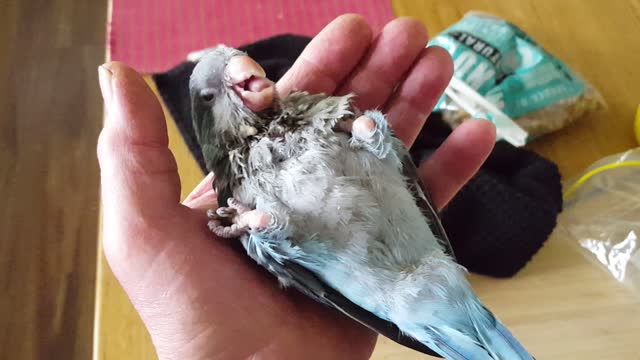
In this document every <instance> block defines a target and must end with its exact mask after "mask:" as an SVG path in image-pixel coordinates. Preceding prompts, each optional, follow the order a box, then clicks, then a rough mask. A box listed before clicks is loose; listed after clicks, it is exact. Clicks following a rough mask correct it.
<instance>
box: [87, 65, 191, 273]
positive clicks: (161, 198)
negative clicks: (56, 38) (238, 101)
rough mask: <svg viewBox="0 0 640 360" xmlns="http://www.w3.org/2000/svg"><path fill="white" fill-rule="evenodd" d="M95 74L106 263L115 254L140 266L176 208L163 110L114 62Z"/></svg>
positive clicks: (128, 71)
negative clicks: (101, 108)
mask: <svg viewBox="0 0 640 360" xmlns="http://www.w3.org/2000/svg"><path fill="white" fill-rule="evenodd" d="M99 75H100V88H101V90H102V94H103V98H104V101H105V109H106V113H107V114H106V117H105V122H104V127H103V130H102V132H101V133H100V137H99V139H98V149H97V150H98V161H99V163H100V171H101V195H102V204H103V229H104V236H103V246H104V250H105V255H106V256H107V258H108V259H109V261H110V262H111V260H113V258H114V257H115V256H118V257H120V259H119V260H125V259H122V257H128V258H129V260H130V259H132V258H135V259H136V263H138V264H139V265H140V263H139V261H140V260H143V261H144V255H145V254H149V252H148V251H141V250H144V249H145V248H146V249H149V245H153V244H151V243H152V242H154V241H158V240H157V239H161V238H162V237H158V236H154V234H155V233H156V232H157V231H153V229H154V228H157V226H156V225H157V224H161V223H164V222H165V220H167V219H171V218H174V217H175V215H176V214H177V212H178V211H180V208H181V206H180V204H179V199H180V179H179V177H178V171H177V165H176V161H175V159H174V157H173V154H172V153H171V151H170V150H169V148H168V144H169V140H168V135H167V128H166V123H165V118H164V114H163V112H162V108H161V106H160V103H159V101H158V99H157V97H156V96H155V94H154V93H153V92H152V91H151V89H150V88H149V86H148V85H147V84H146V83H145V81H144V79H143V78H142V77H141V76H140V75H139V74H138V73H137V72H136V71H134V70H133V69H131V68H129V67H127V66H125V65H123V64H120V63H115V62H113V63H108V64H105V65H102V66H100V68H99ZM132 234H135V235H134V236H132ZM156 235H157V234H156ZM156 245H158V244H156ZM160 247H162V246H160ZM156 248H157V246H156ZM141 256H142V258H141ZM147 256H152V255H151V254H149V255H147ZM118 263H123V261H118ZM124 263H127V261H124ZM112 267H113V266H112ZM114 270H115V269H114Z"/></svg>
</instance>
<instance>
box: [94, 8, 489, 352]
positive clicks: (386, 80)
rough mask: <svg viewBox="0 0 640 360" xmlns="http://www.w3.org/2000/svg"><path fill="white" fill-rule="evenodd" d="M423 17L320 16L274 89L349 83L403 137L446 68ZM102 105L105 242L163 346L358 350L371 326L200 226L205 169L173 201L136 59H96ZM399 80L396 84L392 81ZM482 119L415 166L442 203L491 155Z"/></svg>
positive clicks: (154, 114) (334, 89) (415, 125)
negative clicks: (284, 286)
mask: <svg viewBox="0 0 640 360" xmlns="http://www.w3.org/2000/svg"><path fill="white" fill-rule="evenodd" d="M427 40H428V39H427V33H426V30H425V29H424V27H423V26H422V25H421V24H420V23H418V22H416V21H415V20H410V19H406V18H400V19H396V20H394V21H392V22H390V23H389V24H388V25H387V26H386V27H385V28H384V30H383V31H382V32H381V34H379V35H378V36H377V37H376V38H375V39H373V40H372V34H371V29H370V28H369V26H368V25H367V24H366V23H365V22H364V21H363V20H362V19H361V18H360V17H358V16H354V15H345V16H341V17H339V18H337V19H336V20H335V21H333V22H332V23H331V24H329V25H328V26H327V27H326V28H325V29H324V30H323V31H322V32H321V33H320V34H319V35H318V36H317V37H316V38H314V40H313V41H312V42H311V44H309V46H308V47H307V49H305V51H304V53H303V54H302V55H301V56H300V58H299V59H298V61H297V62H296V64H295V65H294V66H293V68H292V69H291V70H290V71H289V72H288V73H287V74H286V75H285V76H284V77H283V78H282V79H281V80H280V81H279V82H278V84H277V89H278V91H279V92H280V93H286V92H288V91H290V90H292V89H299V90H308V91H310V92H325V93H336V94H344V93H346V92H355V93H357V94H358V98H357V104H356V105H357V106H358V107H359V108H361V109H367V108H373V107H380V108H382V109H383V110H384V112H385V113H387V114H388V119H389V121H390V122H391V124H392V126H393V128H394V130H395V132H396V134H397V135H398V136H399V137H400V138H401V139H402V140H403V141H404V142H405V143H406V144H407V145H410V144H411V143H413V141H414V140H415V137H416V136H417V134H418V132H419V131H420V129H421V128H422V125H423V124H424V121H425V119H426V118H427V115H428V114H429V113H430V112H431V110H432V108H433V106H434V104H435V102H436V101H437V99H438V97H439V96H440V94H441V93H442V91H443V90H444V88H445V86H446V84H447V83H448V81H449V78H450V77H451V74H452V63H451V59H450V57H449V55H448V54H447V53H446V52H445V51H444V50H442V49H440V48H427V49H425V48H424V45H425V44H426V43H427ZM100 80H101V89H102V92H103V97H104V100H105V106H106V109H107V117H106V120H105V126H104V129H103V130H102V132H101V134H100V138H99V142H98V158H99V162H100V168H101V193H102V201H103V232H104V233H103V248H104V253H105V256H106V258H107V260H108V262H109V265H110V267H111V269H112V270H113V273H114V275H115V276H116V278H117V279H118V281H119V282H120V283H121V284H122V286H123V288H124V290H125V291H126V293H127V295H128V296H129V298H130V299H131V301H132V303H133V305H134V307H135V308H136V310H137V311H138V313H139V314H140V316H141V318H142V320H143V322H144V324H145V326H146V328H147V329H148V331H149V333H150V335H151V338H152V340H153V343H154V346H155V348H156V351H157V353H158V356H159V358H161V359H218V358H222V359H236V358H249V357H256V358H265V359H271V358H274V359H289V358H294V359H297V358H305V359H311V358H318V359H342V358H345V359H359V358H362V359H365V358H368V357H369V356H370V355H371V352H372V351H373V347H374V345H375V341H376V336H375V334H373V333H372V332H371V331H369V330H367V329H366V328H364V327H362V326H360V325H359V324H357V323H355V322H353V321H351V320H349V319H347V318H346V317H344V316H342V315H341V314H338V313H337V312H335V311H333V310H331V309H328V308H326V307H323V306H321V305H319V304H317V303H315V302H313V301H311V300H309V299H307V298H306V297H304V296H301V295H299V294H297V293H294V292H291V291H283V290H281V289H280V288H279V287H278V285H277V283H276V281H275V280H274V279H273V278H272V277H270V276H269V275H267V274H265V273H264V272H260V271H257V270H256V267H255V266H254V265H253V264H252V263H251V261H250V260H248V259H247V257H245V256H243V255H242V254H239V253H237V252H235V251H233V250H232V249H231V248H230V247H229V246H228V244H226V243H225V241H223V240H221V239H215V238H213V235H212V234H211V233H210V232H209V230H208V229H207V226H206V224H207V216H206V209H208V208H211V207H212V206H214V205H215V203H216V197H215V194H214V193H213V191H212V190H211V181H212V178H213V177H212V174H209V175H208V176H207V177H206V178H205V179H204V180H203V181H202V182H201V183H200V184H199V185H198V186H197V187H196V188H195V189H194V190H193V191H192V193H191V194H190V195H189V196H188V197H187V198H186V199H185V200H184V201H183V202H182V203H180V198H179V197H180V180H179V177H178V172H177V166H176V162H175V159H174V158H173V155H172V154H171V152H170V150H169V149H168V136H167V128H166V123H165V119H164V117H163V113H162V110H161V107H160V104H159V102H158V100H157V98H156V96H155V95H154V94H153V93H152V91H151V90H150V89H149V87H148V86H147V85H146V83H145V82H144V80H143V79H142V78H141V77H140V75H139V74H137V73H136V72H135V71H134V70H132V69H130V68H128V67H126V66H125V65H123V64H119V63H110V64H106V65H104V66H103V67H101V70H100ZM396 85H399V86H398V87H397V90H396V92H395V93H394V92H393V90H394V88H396ZM494 140H495V130H494V128H493V126H492V125H491V124H490V123H489V122H487V121H473V122H468V123H465V124H463V125H461V126H460V127H458V128H457V129H456V130H455V131H454V132H453V133H452V134H451V135H450V136H449V138H448V139H447V140H446V141H445V142H444V143H443V145H442V146H441V147H440V148H439V149H438V150H437V152H436V153H434V154H433V155H432V156H431V157H430V158H429V160H428V161H427V162H425V163H424V164H421V166H420V167H419V172H420V174H421V176H422V178H423V180H424V182H425V185H426V186H427V187H428V189H429V192H430V193H431V194H432V197H433V199H434V202H435V203H436V205H437V206H438V207H439V208H441V207H442V206H444V205H445V204H446V202H448V201H449V200H450V199H451V198H452V197H453V195H454V194H455V193H456V192H457V191H458V190H459V189H460V188H461V187H462V185H463V184H464V183H465V182H466V181H468V180H469V178H470V177H471V176H473V174H474V173H475V172H476V171H477V169H478V168H479V167H480V165H481V164H482V162H483V161H484V160H485V159H486V157H487V156H488V154H489V152H490V150H491V149H492V146H493V144H494Z"/></svg>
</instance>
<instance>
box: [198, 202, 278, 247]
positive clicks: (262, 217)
mask: <svg viewBox="0 0 640 360" xmlns="http://www.w3.org/2000/svg"><path fill="white" fill-rule="evenodd" d="M228 204H229V206H228V207H221V208H218V210H216V211H213V210H209V211H207V216H209V218H210V219H211V220H210V221H209V224H208V225H209V230H211V232H213V233H214V234H216V235H217V236H219V237H221V238H237V237H240V236H241V235H243V234H246V233H247V232H248V231H249V230H250V229H261V228H264V227H266V226H268V225H269V223H270V221H271V215H269V214H267V213H265V212H262V211H258V210H251V209H250V208H249V207H247V206H245V205H243V204H241V203H240V202H238V201H237V200H235V199H229V200H228Z"/></svg>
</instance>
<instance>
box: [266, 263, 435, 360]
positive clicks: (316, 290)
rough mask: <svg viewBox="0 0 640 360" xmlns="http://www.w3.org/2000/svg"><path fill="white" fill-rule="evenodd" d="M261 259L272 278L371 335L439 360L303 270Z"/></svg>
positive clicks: (296, 265) (294, 264) (292, 264)
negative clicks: (368, 331) (366, 329)
mask: <svg viewBox="0 0 640 360" xmlns="http://www.w3.org/2000/svg"><path fill="white" fill-rule="evenodd" d="M262 256H264V257H265V258H263V261H265V260H266V263H268V264H269V265H268V266H266V268H267V269H268V270H269V271H270V272H271V273H272V274H274V275H275V276H277V277H278V278H279V279H280V280H281V281H283V282H285V283H287V284H288V285H289V286H292V287H294V288H295V289H297V290H298V291H300V292H302V293H303V294H305V295H307V296H309V297H311V298H312V299H314V300H316V301H318V302H320V303H322V304H325V305H328V306H330V307H333V308H335V309H337V310H339V311H340V312H342V313H343V314H345V315H347V316H349V317H350V318H352V319H353V320H355V321H357V322H359V323H360V324H362V325H364V326H366V327H368V328H369V329H371V330H372V331H375V332H377V333H379V334H381V335H383V336H385V337H387V338H389V339H391V340H393V341H395V342H397V343H398V344H400V345H403V346H406V347H408V348H411V349H413V350H416V351H419V352H421V353H424V354H427V355H431V356H435V357H439V358H441V357H442V356H440V355H438V354H437V353H436V352H434V351H433V350H431V349H430V348H429V347H427V346H425V345H424V344H422V343H420V342H419V341H417V340H416V339H414V338H412V337H410V336H409V335H405V334H403V333H402V332H401V331H400V329H399V328H398V326H396V325H395V324H394V323H392V322H390V321H388V320H384V319H381V318H379V317H378V316H376V315H374V314H373V313H371V312H369V311H367V310H365V309H363V308H362V307H360V306H358V305H356V304H354V303H353V302H352V301H350V300H349V299H347V298H346V297H345V296H343V295H342V294H341V293H340V292H339V291H337V290H335V289H333V288H332V287H331V286H329V285H327V284H326V283H325V282H324V281H322V280H321V279H320V278H319V277H318V276H316V275H315V274H314V273H313V272H311V271H310V270H308V269H307V268H305V267H303V266H301V265H299V264H297V263H295V262H292V261H287V260H284V261H281V262H278V261H276V260H275V259H273V258H269V255H268V254H264V253H263V254H262Z"/></svg>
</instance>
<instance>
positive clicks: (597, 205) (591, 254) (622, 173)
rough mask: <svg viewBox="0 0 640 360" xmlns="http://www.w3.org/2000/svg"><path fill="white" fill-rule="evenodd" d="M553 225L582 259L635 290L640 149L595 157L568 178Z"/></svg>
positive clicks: (638, 286)
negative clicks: (572, 243)
mask: <svg viewBox="0 0 640 360" xmlns="http://www.w3.org/2000/svg"><path fill="white" fill-rule="evenodd" d="M559 227H561V228H563V229H564V230H566V231H567V232H568V233H569V234H570V235H571V238H572V239H574V240H575V244H577V245H578V246H579V247H580V249H581V252H582V253H583V254H585V255H586V256H587V258H589V259H590V260H592V261H594V262H596V263H597V264H598V265H599V266H601V267H603V268H604V269H606V270H607V271H608V272H609V273H610V274H611V275H612V276H613V278H615V279H616V280H617V281H618V282H620V283H623V284H625V285H628V286H630V287H631V288H633V289H634V290H636V291H640V239H639V237H640V148H635V149H632V150H629V151H626V152H624V153H620V154H616V155H612V156H609V157H606V158H604V159H601V160H600V161H598V162H596V163H594V164H593V165H592V166H590V167H589V168H588V169H587V170H586V171H585V172H584V173H583V174H581V175H580V176H579V177H577V178H575V179H573V180H572V181H570V182H568V186H567V188H566V190H565V199H564V210H563V213H562V214H561V215H560V218H559Z"/></svg>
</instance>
